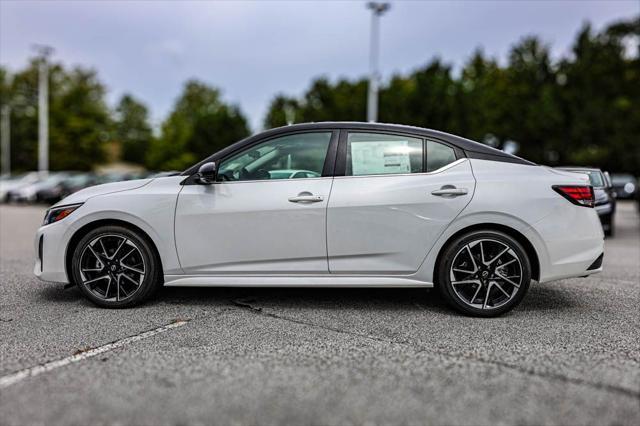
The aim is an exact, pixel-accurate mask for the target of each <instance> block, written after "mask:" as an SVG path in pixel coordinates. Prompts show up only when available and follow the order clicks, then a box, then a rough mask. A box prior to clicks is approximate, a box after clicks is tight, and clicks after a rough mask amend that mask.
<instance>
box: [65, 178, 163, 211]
mask: <svg viewBox="0 0 640 426" xmlns="http://www.w3.org/2000/svg"><path fill="white" fill-rule="evenodd" d="M152 180H153V179H137V180H127V181H123V182H113V183H105V184H102V185H96V186H90V187H88V188H85V189H82V190H80V191H78V192H74V193H73V194H71V195H69V196H68V197H66V198H63V199H62V200H60V201H58V202H57V203H56V204H55V205H54V207H55V206H64V205H67V204H77V203H84V202H85V201H87V200H88V199H89V198H93V197H97V196H98V195H106V194H112V193H114V192H122V191H131V190H132V189H137V188H141V187H143V186H145V185H146V184H148V183H149V182H151V181H152Z"/></svg>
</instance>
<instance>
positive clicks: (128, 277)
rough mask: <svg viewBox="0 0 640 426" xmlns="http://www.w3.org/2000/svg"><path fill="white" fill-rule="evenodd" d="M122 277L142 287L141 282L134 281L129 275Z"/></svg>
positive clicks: (122, 275)
mask: <svg viewBox="0 0 640 426" xmlns="http://www.w3.org/2000/svg"><path fill="white" fill-rule="evenodd" d="M120 276H121V277H125V278H126V279H128V280H129V281H131V282H132V283H134V284H135V285H136V286H140V283H139V282H136V280H134V279H133V278H131V277H130V276H129V275H127V274H120Z"/></svg>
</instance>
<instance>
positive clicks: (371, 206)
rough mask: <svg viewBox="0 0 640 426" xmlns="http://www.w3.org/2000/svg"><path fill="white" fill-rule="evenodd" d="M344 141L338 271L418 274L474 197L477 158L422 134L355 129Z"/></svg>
mask: <svg viewBox="0 0 640 426" xmlns="http://www.w3.org/2000/svg"><path fill="white" fill-rule="evenodd" d="M340 139H341V140H340V147H339V154H338V165H337V166H336V177H335V178H334V182H333V187H332V190H331V198H330V200H329V206H328V212H327V250H328V255H329V270H330V272H331V273H338V274H367V273H374V274H381V273H382V274H411V273H413V272H415V271H417V270H418V268H419V267H420V264H421V263H422V261H423V260H424V258H425V256H426V255H427V253H428V251H429V249H430V248H431V246H432V245H433V244H434V243H435V241H436V240H437V238H438V237H439V236H440V235H441V234H442V232H443V231H444V230H445V229H446V227H447V226H448V225H449V224H450V223H451V221H452V220H453V219H454V218H455V217H456V216H457V215H458V214H459V213H460V212H461V211H462V209H463V208H464V207H465V206H466V205H467V204H468V203H469V201H470V200H471V197H472V195H473V191H474V188H475V179H474V177H473V174H472V172H471V166H470V163H469V161H468V160H467V159H464V158H460V157H461V155H460V151H457V150H456V149H455V148H454V147H451V146H449V145H447V144H446V143H442V142H439V141H435V140H425V139H422V138H419V137H412V136H406V135H400V134H388V133H370V132H368V133H363V132H355V131H353V132H343V135H342V136H341V138H340ZM338 174H343V175H344V176H338Z"/></svg>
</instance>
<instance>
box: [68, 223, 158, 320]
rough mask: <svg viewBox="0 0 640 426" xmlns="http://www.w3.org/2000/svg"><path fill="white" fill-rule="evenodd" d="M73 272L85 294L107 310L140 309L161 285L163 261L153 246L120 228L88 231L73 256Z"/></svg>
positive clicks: (144, 238)
mask: <svg viewBox="0 0 640 426" xmlns="http://www.w3.org/2000/svg"><path fill="white" fill-rule="evenodd" d="M71 268H72V274H73V278H74V281H75V283H76V284H77V285H78V287H79V288H80V290H81V291H82V293H83V294H84V295H85V296H86V297H87V298H88V299H89V300H90V301H91V302H93V303H94V304H96V305H98V306H101V307H104V308H130V307H133V306H136V305H139V304H140V303H143V302H144V301H146V300H148V299H149V298H150V297H151V296H153V294H154V293H155V292H156V290H157V289H158V288H159V287H160V286H161V285H162V280H161V266H160V260H159V258H158V256H157V254H156V252H155V250H154V248H153V246H152V244H151V243H150V242H149V241H148V240H147V238H146V237H144V236H142V235H140V234H139V233H138V232H135V231H133V230H130V229H128V228H125V227H122V226H117V225H108V226H101V227H98V228H96V229H93V230H91V231H89V233H87V234H86V235H85V236H84V237H83V238H82V239H81V240H80V242H79V243H78V245H77V246H76V248H75V250H74V252H73V258H72V261H71ZM140 272H142V273H140ZM101 277H102V278H101Z"/></svg>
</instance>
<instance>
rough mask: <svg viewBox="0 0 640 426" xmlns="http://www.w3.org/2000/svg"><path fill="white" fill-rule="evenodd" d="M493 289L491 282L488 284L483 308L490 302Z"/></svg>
mask: <svg viewBox="0 0 640 426" xmlns="http://www.w3.org/2000/svg"><path fill="white" fill-rule="evenodd" d="M490 291H491V283H489V285H488V286H487V293H486V294H485V295H484V303H483V304H482V309H487V303H488V302H489V292H490Z"/></svg>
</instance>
